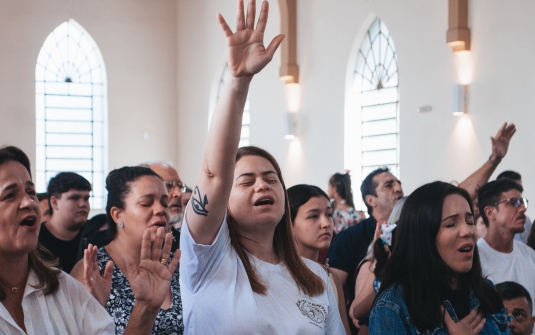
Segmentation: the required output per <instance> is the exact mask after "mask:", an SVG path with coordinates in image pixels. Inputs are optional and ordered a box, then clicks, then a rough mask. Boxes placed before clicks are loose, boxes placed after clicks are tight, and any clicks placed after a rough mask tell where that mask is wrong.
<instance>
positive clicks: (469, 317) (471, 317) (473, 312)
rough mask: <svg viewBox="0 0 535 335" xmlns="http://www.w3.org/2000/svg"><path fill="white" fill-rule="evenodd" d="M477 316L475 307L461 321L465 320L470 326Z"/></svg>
mask: <svg viewBox="0 0 535 335" xmlns="http://www.w3.org/2000/svg"><path fill="white" fill-rule="evenodd" d="M477 317H478V312H477V309H473V310H471V311H470V313H468V315H467V316H465V317H464V319H462V320H461V321H465V322H466V324H467V325H469V326H471V325H472V323H473V322H474V320H476V319H477Z"/></svg>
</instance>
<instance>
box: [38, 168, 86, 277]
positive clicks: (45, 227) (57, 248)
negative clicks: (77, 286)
mask: <svg viewBox="0 0 535 335" xmlns="http://www.w3.org/2000/svg"><path fill="white" fill-rule="evenodd" d="M89 192H91V184H90V183H89V181H87V179H85V178H84V177H82V176H80V175H79V174H76V173H73V172H60V173H58V174H57V175H56V176H55V177H54V178H52V179H50V182H49V183H48V190H47V193H48V201H49V203H50V211H51V217H50V220H48V221H47V222H44V223H43V224H42V225H41V230H40V232H39V243H40V244H41V245H42V246H44V247H45V248H46V249H48V250H49V251H50V252H52V254H53V255H54V256H55V257H57V258H58V259H59V266H60V268H61V269H62V270H63V271H65V272H67V273H69V272H70V271H71V270H72V268H73V267H74V265H75V264H76V261H77V255H78V250H79V247H80V244H81V243H82V234H83V232H82V231H83V229H82V228H83V227H84V225H85V223H86V222H87V216H88V215H89V209H90V207H89Z"/></svg>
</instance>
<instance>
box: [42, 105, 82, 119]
mask: <svg viewBox="0 0 535 335" xmlns="http://www.w3.org/2000/svg"><path fill="white" fill-rule="evenodd" d="M91 114H92V113H91V110H90V109H54V108H48V109H47V110H46V118H47V120H61V121H91Z"/></svg>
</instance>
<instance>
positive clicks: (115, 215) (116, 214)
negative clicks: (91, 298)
mask: <svg viewBox="0 0 535 335" xmlns="http://www.w3.org/2000/svg"><path fill="white" fill-rule="evenodd" d="M110 215H111V218H112V220H113V221H114V222H115V223H118V222H124V221H123V210H122V209H119V208H117V207H112V208H111V209H110Z"/></svg>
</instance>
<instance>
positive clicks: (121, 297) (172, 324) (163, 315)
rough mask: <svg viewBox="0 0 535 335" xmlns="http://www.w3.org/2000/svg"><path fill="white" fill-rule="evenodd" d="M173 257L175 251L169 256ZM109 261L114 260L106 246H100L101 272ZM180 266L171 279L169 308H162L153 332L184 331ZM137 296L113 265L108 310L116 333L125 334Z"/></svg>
mask: <svg viewBox="0 0 535 335" xmlns="http://www.w3.org/2000/svg"><path fill="white" fill-rule="evenodd" d="M169 257H170V258H171V259H172V258H173V253H171V255H170V256H169ZM108 261H113V260H112V259H111V257H110V255H109V254H108V253H107V252H106V250H105V249H104V248H100V249H99V250H98V253H97V263H98V266H99V268H100V273H101V274H103V273H104V268H105V266H106V263H107V262H108ZM178 278H179V275H178V268H177V269H176V271H175V274H174V275H173V278H172V279H171V291H172V295H173V298H172V302H171V306H170V307H169V309H167V310H164V309H160V312H158V316H157V317H156V321H155V322H154V327H152V332H151V334H153V335H156V334H158V335H159V334H168V335H181V334H183V333H184V321H183V319H182V300H181V298H180V284H179V281H178ZM135 302H136V298H135V297H134V294H133V293H132V289H131V288H130V283H128V280H127V279H126V277H125V275H124V274H123V273H122V272H121V270H119V268H118V267H117V266H116V265H114V266H113V275H112V278H111V293H110V297H109V298H108V301H107V302H106V310H107V311H108V313H109V314H110V315H111V317H112V318H113V321H115V333H116V334H123V332H124V329H125V327H126V324H127V323H128V320H129V319H130V314H131V313H132V308H133V307H134V304H135Z"/></svg>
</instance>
